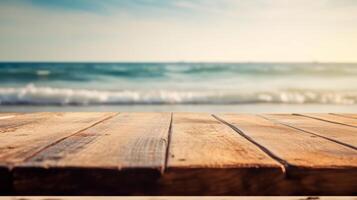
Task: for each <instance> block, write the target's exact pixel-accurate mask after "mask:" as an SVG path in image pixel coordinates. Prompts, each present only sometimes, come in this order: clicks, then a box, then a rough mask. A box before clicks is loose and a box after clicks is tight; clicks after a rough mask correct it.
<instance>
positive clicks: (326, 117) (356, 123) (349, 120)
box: [295, 113, 357, 128]
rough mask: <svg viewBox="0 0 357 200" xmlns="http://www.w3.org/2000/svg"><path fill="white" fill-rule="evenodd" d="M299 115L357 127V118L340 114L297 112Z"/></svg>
mask: <svg viewBox="0 0 357 200" xmlns="http://www.w3.org/2000/svg"><path fill="white" fill-rule="evenodd" d="M295 115H299V116H306V117H310V118H312V119H317V120H322V121H326V122H330V123H334V124H340V125H345V126H350V127H354V128H357V119H353V118H346V117H341V116H338V115H331V114H326V113H304V114H295Z"/></svg>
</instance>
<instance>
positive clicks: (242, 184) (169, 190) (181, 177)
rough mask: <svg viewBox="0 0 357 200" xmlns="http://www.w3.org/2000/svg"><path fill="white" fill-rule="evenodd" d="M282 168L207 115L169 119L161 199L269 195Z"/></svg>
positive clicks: (179, 116)
mask: <svg viewBox="0 0 357 200" xmlns="http://www.w3.org/2000/svg"><path fill="white" fill-rule="evenodd" d="M282 178H283V172H282V169H281V165H280V164H279V163H278V162H276V161H275V160H273V159H272V158H270V157H269V156H268V155H266V154H265V153H264V152H263V151H261V150H260V149H259V148H257V147H256V146H255V145H254V144H252V143H250V142H249V141H247V140H246V139H245V138H243V137H241V136H240V135H238V134H237V133H236V132H234V131H233V130H232V129H231V128H229V127H227V126H226V125H224V124H222V123H221V122H219V121H217V120H216V119H215V118H214V117H212V116H211V115H210V114H203V113H199V114H198V113H174V115H173V122H172V130H171V142H170V148H169V156H168V163H167V170H166V172H165V174H164V177H163V179H162V180H161V182H162V184H163V186H161V187H162V188H164V189H163V194H164V195H167V194H173V195H178V194H179V195H244V194H246V195H247V194H256V195H259V194H260V195H261V194H269V193H270V192H272V191H271V190H270V189H271V187H270V186H271V185H272V183H274V182H279V181H280V180H281V179H282Z"/></svg>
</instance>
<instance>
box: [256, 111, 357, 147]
mask: <svg viewBox="0 0 357 200" xmlns="http://www.w3.org/2000/svg"><path fill="white" fill-rule="evenodd" d="M258 116H259V117H262V118H264V119H266V120H269V121H271V122H274V123H277V124H281V125H283V126H287V127H289V128H292V129H296V130H298V131H301V132H302V133H307V134H310V135H314V136H317V137H320V138H323V139H326V140H329V141H331V142H335V143H337V144H340V145H343V146H346V147H348V148H351V149H353V150H357V147H355V146H353V145H350V144H347V143H344V142H341V141H339V140H335V139H333V138H330V137H326V136H323V135H321V134H317V133H314V132H312V131H308V130H305V129H301V128H298V127H296V126H292V125H289V124H287V123H284V122H281V121H279V120H276V119H271V118H268V117H266V116H264V115H258ZM297 116H301V115H297ZM302 117H304V116H302Z"/></svg>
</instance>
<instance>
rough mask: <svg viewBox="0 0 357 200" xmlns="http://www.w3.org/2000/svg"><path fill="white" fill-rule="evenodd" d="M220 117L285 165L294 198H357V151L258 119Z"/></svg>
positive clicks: (227, 115) (233, 115)
mask: <svg viewBox="0 0 357 200" xmlns="http://www.w3.org/2000/svg"><path fill="white" fill-rule="evenodd" d="M218 117H219V118H220V119H222V120H224V121H226V122H227V123H229V124H231V125H232V126H233V127H235V128H236V129H237V130H238V131H240V132H241V133H242V134H244V135H246V136H247V137H248V138H250V139H251V140H253V141H255V142H256V143H257V144H259V145H261V147H262V148H264V149H265V150H266V151H268V153H269V154H270V155H272V156H273V157H275V158H276V159H277V160H279V161H280V162H281V163H283V164H284V165H285V167H286V172H287V182H289V181H290V184H291V186H290V187H294V188H296V189H297V190H296V191H295V192H293V193H292V194H300V195H301V194H310V195H311V194H314V195H318V194H324V195H338V194H340V195H341V194H344V195H348V194H349V195H354V194H356V192H357V191H356V189H355V188H357V151H355V150H353V149H351V148H348V147H346V146H342V145H340V144H336V143H334V142H331V141H328V140H326V139H323V138H320V137H316V136H314V135H310V134H306V133H304V132H301V131H299V130H296V129H293V128H290V127H287V126H284V125H281V124H278V123H274V122H272V121H269V120H267V119H264V118H262V117H259V116H256V115H244V114H241V115H235V114H220V115H218Z"/></svg>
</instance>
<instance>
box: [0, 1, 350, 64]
mask: <svg viewBox="0 0 357 200" xmlns="http://www.w3.org/2000/svg"><path fill="white" fill-rule="evenodd" d="M0 61H95V62H98V61H103V62H119V61H123V62H181V61H186V62H189V61H194V62H296V61H298V62H311V61H319V62H357V1H356V0H314V1H311V0H60V1H58V0H0Z"/></svg>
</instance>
